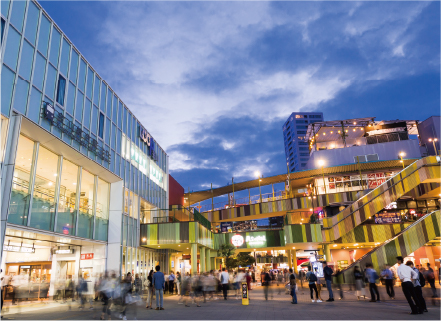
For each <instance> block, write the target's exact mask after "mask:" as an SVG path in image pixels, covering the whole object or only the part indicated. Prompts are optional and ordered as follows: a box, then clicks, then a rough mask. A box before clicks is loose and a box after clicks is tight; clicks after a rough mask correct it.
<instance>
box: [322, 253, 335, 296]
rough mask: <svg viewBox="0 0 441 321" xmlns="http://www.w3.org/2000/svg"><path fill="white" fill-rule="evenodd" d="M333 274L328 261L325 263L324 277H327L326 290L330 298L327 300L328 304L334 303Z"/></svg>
mask: <svg viewBox="0 0 441 321" xmlns="http://www.w3.org/2000/svg"><path fill="white" fill-rule="evenodd" d="M333 273H334V272H333V271H332V269H331V268H330V267H329V266H328V263H327V262H326V261H325V262H323V275H324V276H325V282H326V288H327V289H328V292H329V298H328V299H327V300H326V302H332V301H334V293H333V292H332V274H333Z"/></svg>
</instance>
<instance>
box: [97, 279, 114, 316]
mask: <svg viewBox="0 0 441 321" xmlns="http://www.w3.org/2000/svg"><path fill="white" fill-rule="evenodd" d="M98 291H99V292H100V296H101V299H102V301H103V311H102V313H101V318H100V319H101V320H105V317H106V315H107V318H108V319H109V320H111V312H110V303H109V301H110V298H111V297H112V292H113V291H112V283H111V281H110V278H109V275H108V273H107V272H105V273H104V277H103V278H102V279H101V281H100V283H99V288H98Z"/></svg>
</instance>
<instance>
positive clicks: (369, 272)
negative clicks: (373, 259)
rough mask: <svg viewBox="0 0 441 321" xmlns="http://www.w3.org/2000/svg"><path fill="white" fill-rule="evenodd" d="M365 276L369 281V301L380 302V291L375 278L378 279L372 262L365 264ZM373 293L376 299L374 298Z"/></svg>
mask: <svg viewBox="0 0 441 321" xmlns="http://www.w3.org/2000/svg"><path fill="white" fill-rule="evenodd" d="M366 277H367V279H368V282H369V291H370V292H371V300H370V301H369V302H377V301H378V302H380V293H379V292H378V288H377V284H376V282H377V280H378V279H379V277H378V274H377V272H376V271H375V270H374V268H373V265H372V263H367V264H366ZM375 294H376V295H377V299H376V300H375Z"/></svg>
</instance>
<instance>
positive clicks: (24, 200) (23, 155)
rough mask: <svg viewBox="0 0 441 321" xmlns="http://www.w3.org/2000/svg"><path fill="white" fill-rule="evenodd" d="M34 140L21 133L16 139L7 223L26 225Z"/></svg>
mask: <svg viewBox="0 0 441 321" xmlns="http://www.w3.org/2000/svg"><path fill="white" fill-rule="evenodd" d="M33 154H34V142H33V141H32V140H30V139H28V138H26V137H24V136H23V135H20V137H19V139H18V148H17V156H16V159H15V168H14V175H13V179H12V192H11V200H10V204H9V215H8V223H12V224H19V225H26V224H27V218H28V213H29V203H30V200H31V195H30V193H31V191H30V179H31V168H32V159H33Z"/></svg>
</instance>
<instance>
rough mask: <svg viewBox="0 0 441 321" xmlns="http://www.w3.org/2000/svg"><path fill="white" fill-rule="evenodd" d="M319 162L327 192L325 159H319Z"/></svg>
mask: <svg viewBox="0 0 441 321" xmlns="http://www.w3.org/2000/svg"><path fill="white" fill-rule="evenodd" d="M318 164H319V166H320V167H321V168H322V176H323V188H324V189H325V194H326V183H325V170H324V166H325V161H324V160H323V159H319V161H318Z"/></svg>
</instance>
